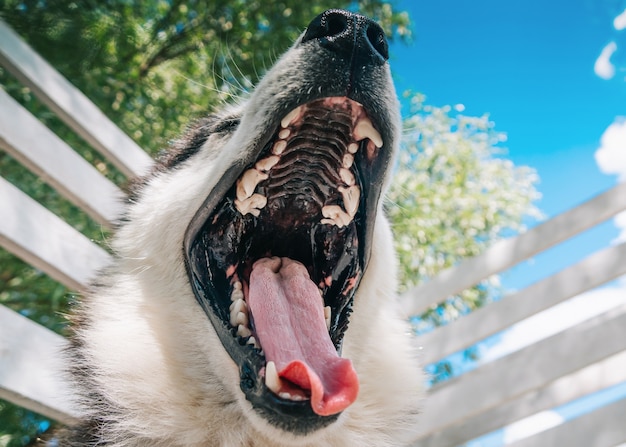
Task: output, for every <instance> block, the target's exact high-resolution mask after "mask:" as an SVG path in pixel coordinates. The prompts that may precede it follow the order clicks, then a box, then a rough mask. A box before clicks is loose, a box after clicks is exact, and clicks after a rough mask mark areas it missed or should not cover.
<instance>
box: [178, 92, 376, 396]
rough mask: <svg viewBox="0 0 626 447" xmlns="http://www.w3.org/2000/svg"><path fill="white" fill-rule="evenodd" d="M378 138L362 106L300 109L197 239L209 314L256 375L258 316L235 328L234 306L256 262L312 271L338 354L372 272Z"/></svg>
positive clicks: (195, 264) (335, 102)
mask: <svg viewBox="0 0 626 447" xmlns="http://www.w3.org/2000/svg"><path fill="white" fill-rule="evenodd" d="M364 123H365V124H364ZM359 126H360V130H357V128H359ZM363 129H365V130H363ZM376 135H378V133H377V132H376V131H375V130H373V127H372V126H371V121H369V118H367V115H366V114H365V111H364V110H363V108H362V106H361V105H360V104H358V103H356V102H354V101H351V100H349V99H347V98H324V99H320V100H316V101H313V102H311V103H308V104H306V105H304V106H300V107H298V108H297V109H295V110H294V111H292V112H290V113H289V114H287V115H286V117H285V118H284V119H283V120H282V123H281V125H279V126H278V128H277V129H276V131H275V132H274V135H273V136H272V137H271V139H270V141H269V142H268V143H267V144H266V146H265V147H264V148H263V149H262V151H261V152H260V154H259V156H258V157H257V158H256V160H255V162H254V163H252V164H250V165H249V166H246V167H245V168H244V169H243V171H242V173H241V175H240V176H239V178H238V179H237V181H236V182H235V184H233V185H232V186H231V187H230V189H228V191H227V193H226V194H225V195H224V197H223V198H222V199H221V200H220V201H219V202H218V204H217V206H215V207H214V208H213V211H212V212H211V213H210V214H209V217H208V219H206V221H205V222H204V225H203V226H202V228H201V229H200V230H199V231H197V235H196V236H195V239H194V240H193V241H192V245H191V248H190V253H191V255H190V256H189V259H190V261H189V262H190V264H191V265H190V266H189V267H190V268H191V272H192V273H193V278H194V283H195V287H196V289H201V291H202V293H203V295H204V296H205V298H204V302H201V304H203V306H204V307H205V310H207V306H208V307H210V311H211V312H212V313H213V317H212V321H213V323H214V326H216V330H217V331H218V334H219V333H220V332H222V334H220V338H221V339H222V342H223V343H224V346H225V347H226V349H227V350H228V351H229V353H230V355H231V357H233V359H234V360H235V361H236V362H238V363H240V364H241V363H243V362H246V364H248V363H249V364H250V365H252V368H253V369H254V370H256V373H257V374H259V375H262V374H263V368H264V366H265V359H264V356H263V351H262V349H263V346H260V345H259V342H258V340H257V338H256V337H255V326H254V315H253V314H252V313H249V312H247V308H246V306H244V308H246V309H244V314H245V317H246V318H244V319H243V320H240V321H236V320H237V313H238V310H241V305H239V304H237V305H236V304H235V301H237V300H238V298H242V299H243V300H244V301H245V300H246V296H247V293H248V286H249V280H250V274H251V271H252V268H253V265H254V263H255V262H256V261H258V260H259V259H264V258H272V257H279V258H289V259H291V260H294V261H297V262H299V263H301V264H303V265H304V266H305V267H306V269H307V271H308V274H309V276H310V279H311V281H313V282H314V283H315V284H316V285H317V287H318V288H319V291H320V293H321V295H322V297H323V301H324V306H325V307H327V308H329V309H326V310H329V311H330V312H329V313H330V316H329V317H330V318H329V321H327V325H328V331H329V334H330V338H331V340H332V343H333V344H334V345H335V348H336V349H337V351H340V349H341V342H342V339H343V335H344V332H345V330H346V328H347V325H348V316H349V313H350V308H351V304H352V299H353V296H354V293H355V291H356V288H357V286H358V283H359V281H360V278H361V274H362V272H363V271H364V267H365V266H364V262H365V256H364V251H363V250H364V248H363V245H364V243H365V203H366V198H367V194H368V188H369V183H370V179H369V178H367V177H368V175H367V172H369V171H370V169H369V168H368V167H369V166H371V164H372V163H373V162H374V160H375V158H376V154H377V151H378V148H379V147H380V145H381V143H378V144H374V142H373V140H377V139H378V140H379V139H380V136H379V135H378V138H376ZM234 306H238V309H235V310H233V308H234ZM207 313H208V312H207ZM209 316H211V315H209ZM242 318H243V317H242ZM216 322H217V323H218V324H217V325H216ZM242 323H245V324H242ZM241 326H244V327H243V329H242V327H241ZM226 334H227V335H226ZM226 337H230V341H226V340H225V338H226ZM233 341H234V342H235V343H233ZM240 366H241V365H240ZM254 375H255V374H253V375H252V376H254ZM256 379H257V381H258V380H259V377H258V376H257V377H256ZM242 388H244V386H243V384H242ZM300 397H302V396H300ZM304 397H306V393H304ZM298 400H300V399H298ZM293 403H294V402H289V404H290V405H291V404H293ZM298 403H301V402H298Z"/></svg>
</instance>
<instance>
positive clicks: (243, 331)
mask: <svg viewBox="0 0 626 447" xmlns="http://www.w3.org/2000/svg"><path fill="white" fill-rule="evenodd" d="M237 335H239V336H240V337H243V338H246V337H250V336H251V335H252V332H251V331H250V329H248V328H247V326H244V325H243V324H240V325H239V326H237Z"/></svg>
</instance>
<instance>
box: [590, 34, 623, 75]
mask: <svg viewBox="0 0 626 447" xmlns="http://www.w3.org/2000/svg"><path fill="white" fill-rule="evenodd" d="M616 51H617V44H616V43H615V42H611V43H609V44H608V45H607V46H605V47H604V48H603V49H602V52H601V53H600V56H598V59H596V63H595V65H594V66H593V71H595V73H596V74H597V75H598V76H599V77H601V78H602V79H611V78H612V77H613V76H615V66H614V65H613V64H612V63H611V56H612V55H613V53H615V52H616Z"/></svg>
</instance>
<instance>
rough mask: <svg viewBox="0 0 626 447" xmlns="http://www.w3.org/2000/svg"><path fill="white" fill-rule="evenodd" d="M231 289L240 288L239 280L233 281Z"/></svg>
mask: <svg viewBox="0 0 626 447" xmlns="http://www.w3.org/2000/svg"><path fill="white" fill-rule="evenodd" d="M233 290H241V281H235V282H234V283H233Z"/></svg>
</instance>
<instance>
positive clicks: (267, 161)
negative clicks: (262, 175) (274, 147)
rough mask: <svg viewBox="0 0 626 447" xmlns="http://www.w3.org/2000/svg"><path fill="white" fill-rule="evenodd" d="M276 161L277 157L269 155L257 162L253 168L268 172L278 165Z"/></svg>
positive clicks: (278, 158)
mask: <svg viewBox="0 0 626 447" xmlns="http://www.w3.org/2000/svg"><path fill="white" fill-rule="evenodd" d="M278 160H280V157H279V156H278V155H270V156H269V157H267V158H264V159H263V160H259V161H257V162H256V164H255V165H254V167H255V168H256V169H258V170H259V171H269V170H270V169H272V168H273V167H274V166H275V165H276V163H278Z"/></svg>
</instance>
